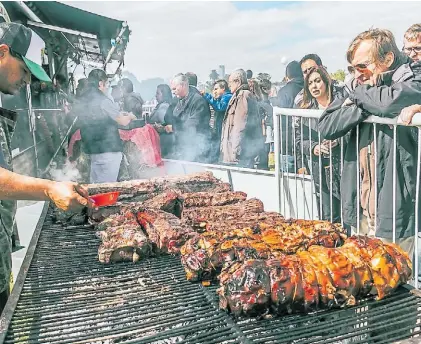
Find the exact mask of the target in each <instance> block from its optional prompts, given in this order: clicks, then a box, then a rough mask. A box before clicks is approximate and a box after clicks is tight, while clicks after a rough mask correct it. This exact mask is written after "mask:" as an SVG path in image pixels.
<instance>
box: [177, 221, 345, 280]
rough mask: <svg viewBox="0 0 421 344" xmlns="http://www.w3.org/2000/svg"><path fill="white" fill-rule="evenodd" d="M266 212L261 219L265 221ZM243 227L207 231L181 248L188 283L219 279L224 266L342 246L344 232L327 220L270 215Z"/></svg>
mask: <svg viewBox="0 0 421 344" xmlns="http://www.w3.org/2000/svg"><path fill="white" fill-rule="evenodd" d="M264 214H266V213H262V214H261V217H262V218H264ZM269 214H270V216H267V217H266V219H263V220H260V222H259V223H256V222H250V223H249V225H248V226H247V224H246V225H244V226H243V227H242V228H235V224H233V229H227V228H225V230H221V228H215V229H214V230H207V231H206V232H204V233H202V234H200V235H198V236H196V237H194V238H193V239H190V240H188V241H187V242H186V244H185V245H184V246H183V247H182V249H181V255H182V257H181V262H182V264H183V266H184V269H185V271H186V276H187V280H190V281H201V280H209V281H212V280H215V279H216V277H217V275H218V274H219V272H220V271H221V269H222V267H223V266H224V265H229V264H232V263H233V262H237V261H240V262H241V261H244V260H247V259H267V258H275V257H277V256H279V255H280V254H293V253H296V252H299V251H303V250H307V249H308V247H310V246H311V245H316V244H320V243H321V244H324V245H326V247H337V246H341V245H342V244H343V242H344V240H345V238H346V235H345V234H344V232H343V229H342V228H340V227H338V226H336V225H332V224H331V223H329V222H327V221H303V220H284V219H283V218H282V216H280V215H278V218H276V217H275V216H273V215H272V214H271V213H269Z"/></svg>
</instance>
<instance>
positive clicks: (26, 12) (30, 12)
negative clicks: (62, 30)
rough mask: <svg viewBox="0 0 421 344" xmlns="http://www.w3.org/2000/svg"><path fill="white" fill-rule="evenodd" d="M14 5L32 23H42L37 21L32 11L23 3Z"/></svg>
mask: <svg viewBox="0 0 421 344" xmlns="http://www.w3.org/2000/svg"><path fill="white" fill-rule="evenodd" d="M15 4H16V5H18V6H19V7H20V8H21V9H22V10H23V12H24V13H25V15H26V16H27V17H28V18H29V19H31V20H32V21H34V22H38V23H42V20H41V19H39V17H38V16H37V15H36V14H35V13H34V12H32V10H31V9H30V8H29V7H28V6H26V4H25V2H24V1H15Z"/></svg>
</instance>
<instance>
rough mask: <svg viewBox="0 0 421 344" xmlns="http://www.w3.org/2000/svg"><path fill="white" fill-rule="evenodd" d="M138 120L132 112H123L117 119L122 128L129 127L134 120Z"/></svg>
mask: <svg viewBox="0 0 421 344" xmlns="http://www.w3.org/2000/svg"><path fill="white" fill-rule="evenodd" d="M135 119H137V118H136V116H135V115H134V114H133V113H131V112H122V113H120V115H119V116H118V117H117V118H116V122H117V123H118V124H120V125H121V126H123V127H125V126H127V125H129V123H130V122H131V121H133V120H135Z"/></svg>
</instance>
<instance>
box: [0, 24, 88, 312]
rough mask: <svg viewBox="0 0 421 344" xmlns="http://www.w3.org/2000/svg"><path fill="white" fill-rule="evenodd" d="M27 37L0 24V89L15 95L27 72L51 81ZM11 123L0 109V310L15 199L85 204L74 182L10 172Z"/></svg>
mask: <svg viewBox="0 0 421 344" xmlns="http://www.w3.org/2000/svg"><path fill="white" fill-rule="evenodd" d="M31 36H32V32H31V30H29V29H28V28H26V27H25V26H23V25H21V24H17V23H1V24H0V92H2V93H4V94H17V93H18V92H19V91H20V89H21V88H22V87H25V86H26V85H27V84H28V83H29V82H30V79H31V74H33V75H34V76H35V77H36V78H38V79H39V80H40V81H46V82H51V80H50V79H49V77H48V76H47V74H46V73H45V71H44V70H43V69H42V68H41V66H39V65H37V64H36V63H34V62H32V61H30V60H28V59H27V58H26V57H25V54H26V52H27V51H28V48H29V44H30V42H31ZM15 123H16V113H15V112H12V111H7V110H5V109H2V108H0V312H1V311H2V310H3V308H4V306H5V304H6V302H7V298H8V296H9V282H10V273H11V268H12V256H11V252H12V247H11V235H12V228H13V218H14V216H15V211H16V200H39V201H49V200H52V201H53V202H54V203H55V204H56V205H57V206H58V207H59V208H61V209H63V210H77V209H79V208H82V207H83V206H87V205H88V195H87V192H86V190H84V189H82V188H81V187H80V186H79V185H77V184H75V183H59V182H54V181H50V180H45V179H38V178H32V177H27V176H23V175H20V174H17V173H13V172H12V155H11V148H10V141H11V137H12V134H13V130H14V127H15Z"/></svg>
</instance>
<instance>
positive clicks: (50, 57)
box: [45, 42, 55, 81]
mask: <svg viewBox="0 0 421 344" xmlns="http://www.w3.org/2000/svg"><path fill="white" fill-rule="evenodd" d="M45 45H46V46H47V53H48V69H49V72H50V78H51V81H53V78H54V75H55V68H54V53H53V45H52V44H51V43H50V42H46V43H45Z"/></svg>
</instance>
